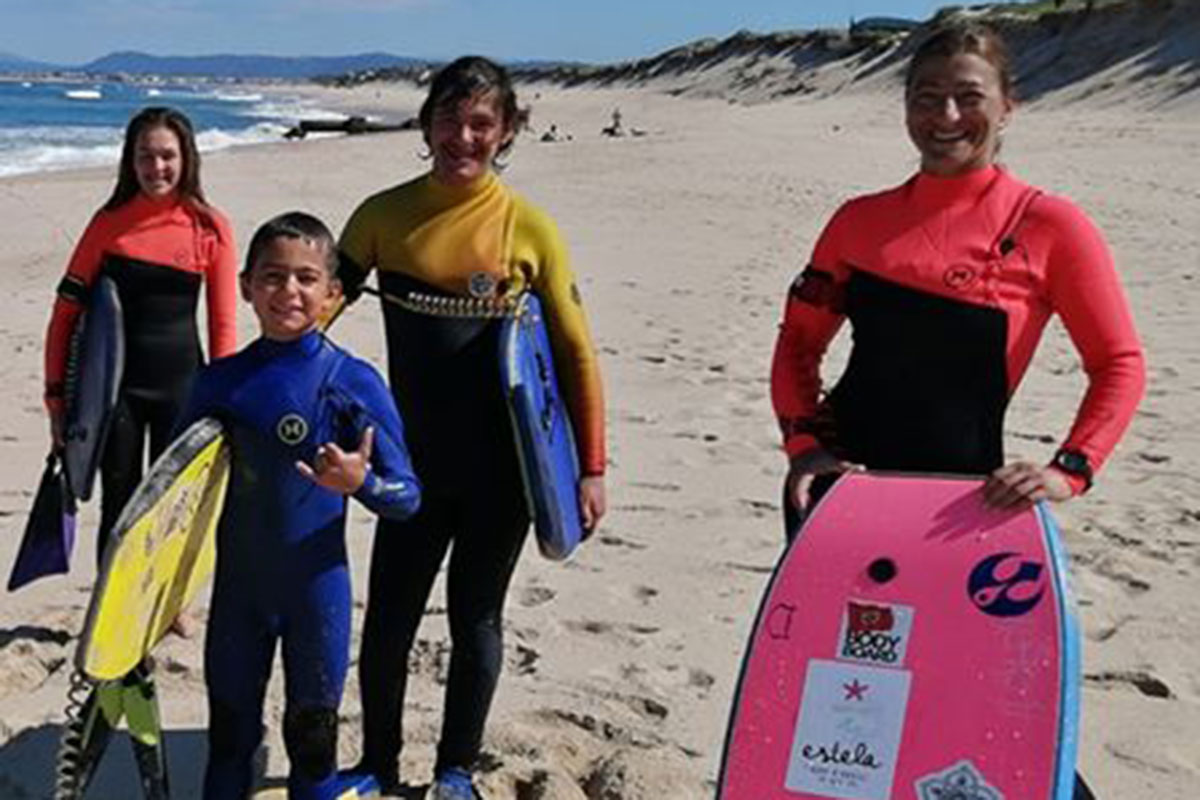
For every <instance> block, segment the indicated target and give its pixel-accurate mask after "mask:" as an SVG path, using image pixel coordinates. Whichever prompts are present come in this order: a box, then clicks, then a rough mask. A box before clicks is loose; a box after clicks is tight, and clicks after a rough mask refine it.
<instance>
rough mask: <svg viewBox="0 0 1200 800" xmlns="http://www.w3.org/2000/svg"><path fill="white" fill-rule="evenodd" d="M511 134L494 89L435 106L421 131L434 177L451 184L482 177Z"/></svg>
mask: <svg viewBox="0 0 1200 800" xmlns="http://www.w3.org/2000/svg"><path fill="white" fill-rule="evenodd" d="M513 133H514V132H513V128H512V121H511V120H508V119H506V118H505V116H504V113H503V111H502V109H501V107H500V103H499V99H498V96H497V93H496V92H495V91H484V92H477V93H475V94H473V95H471V96H470V97H467V98H464V99H462V100H459V101H457V102H448V103H445V104H443V105H439V106H437V107H436V108H435V109H434V111H433V115H432V118H431V119H430V121H429V126H428V128H427V129H426V131H425V140H426V142H428V144H429V149H430V151H431V152H432V153H433V175H434V177H435V178H437V179H438V180H439V181H441V182H442V183H446V184H450V185H452V186H465V185H466V184H468V183H471V182H472V181H474V180H476V179H478V178H481V177H483V176H484V175H485V174H487V171H488V170H489V169H491V167H492V162H493V160H494V159H495V158H496V154H497V153H499V152H500V150H501V149H502V148H503V147H504V146H505V145H507V144H508V143H509V142H510V141H512V138H513Z"/></svg>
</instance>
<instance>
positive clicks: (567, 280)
mask: <svg viewBox="0 0 1200 800" xmlns="http://www.w3.org/2000/svg"><path fill="white" fill-rule="evenodd" d="M517 116H518V114H517V111H516V100H515V95H514V94H513V92H512V88H511V85H510V84H509V82H508V78H507V75H505V74H504V71H503V70H502V69H501V68H499V67H498V66H496V65H495V64H493V63H491V62H489V61H487V60H486V59H481V58H474V57H468V58H463V59H459V60H458V61H456V62H454V63H452V64H450V65H449V66H448V67H446V68H445V69H444V70H443V71H442V72H441V73H439V75H438V76H437V78H435V80H434V82H433V84H432V85H431V88H430V94H429V98H428V99H427V100H426V102H425V105H424V106H423V107H422V109H421V122H422V128H423V130H424V133H425V140H426V142H427V144H428V145H429V148H430V150H431V152H432V156H433V168H432V170H431V171H430V172H429V173H428V174H426V175H423V176H421V177H419V178H416V179H415V180H411V181H408V182H407V183H404V184H401V185H399V186H396V187H394V188H391V189H388V190H386V191H383V192H381V193H379V194H376V195H374V196H372V197H370V198H368V199H367V200H366V201H364V202H363V203H362V204H361V205H360V206H359V207H358V209H357V210H356V211H355V212H354V213H353V215H352V216H351V218H350V221H349V222H348V223H347V225H346V228H345V230H344V231H343V233H342V237H341V241H340V249H341V253H342V265H341V267H340V271H339V275H340V277H341V278H342V281H343V285H344V286H345V289H346V293H347V297H348V298H350V299H354V298H355V297H356V296H357V294H358V291H359V287H360V286H361V285H362V282H363V280H364V279H365V278H366V276H367V274H368V272H369V271H370V270H371V269H376V270H378V272H379V278H378V280H379V285H380V289H381V290H382V291H383V292H385V293H386V294H389V295H394V296H398V297H407V296H410V295H411V294H413V293H420V294H426V295H435V296H447V297H459V298H477V299H480V300H487V299H496V298H503V297H509V296H513V295H515V294H516V293H518V292H520V291H522V290H524V289H531V290H532V291H534V292H536V293H537V294H538V295H539V297H540V299H541V301H542V305H543V309H544V313H545V314H546V317H547V323H548V328H549V332H550V337H551V343H552V347H553V349H554V360H555V365H556V368H557V373H558V377H559V380H560V382H561V384H562V386H563V391H564V394H565V397H566V402H567V404H568V408H569V410H570V412H571V418H572V424H573V428H574V433H575V440H576V442H577V445H578V448H579V457H580V471H581V474H582V476H583V477H582V479H581V481H580V487H579V492H580V501H581V507H582V509H583V516H584V526H585V528H588V529H591V528H594V527H595V525H596V522H597V521H598V520H599V518H600V516H601V515H602V514H603V512H604V482H603V475H604V467H605V452H604V405H603V394H602V389H601V383H600V374H599V368H598V365H597V361H596V357H595V352H594V350H593V347H592V343H591V340H590V337H589V334H588V329H587V322H586V318H585V315H584V312H583V306H582V302H581V299H580V296H579V291H578V289H577V288H576V286H575V283H574V277H573V274H572V271H571V267H570V264H569V262H568V258H567V252H566V247H565V245H564V243H563V241H562V238H561V237H560V235H559V233H558V230H557V227H556V226H555V225H554V223H553V221H552V220H551V219H550V217H549V216H547V215H546V214H545V213H544V212H542V211H541V210H539V209H537V208H536V207H534V206H533V205H531V204H530V203H529V202H528V201H526V200H525V199H524V198H522V197H520V196H519V195H517V194H516V193H515V192H513V191H512V190H511V189H509V188H508V187H506V186H504V185H503V184H502V183H501V182H500V180H499V179H498V178H497V176H496V175H495V173H494V172H493V171H492V162H493V159H494V158H495V156H496V155H497V153H499V152H502V151H503V150H504V149H506V148H507V146H508V145H509V144H511V141H512V137H513V135H514V133H515V127H516V120H517ZM383 309H384V321H385V329H386V335H387V344H388V364H389V378H390V381H391V386H392V391H393V394H394V395H395V396H396V401H397V403H398V405H399V407H400V410H401V413H402V415H403V416H404V418H405V420H406V423H407V429H408V432H409V439H408V444H409V448H410V452H411V454H412V457H413V463H414V467H415V469H416V470H418V472H419V474H420V475H421V476H422V480H423V483H424V487H425V490H424V501H423V505H422V508H421V511H420V512H419V513H418V514H417V515H416V516H415V517H413V518H412V519H411V520H408V521H405V522H399V523H397V522H393V521H390V520H384V519H380V521H379V535H377V536H376V538H375V545H374V552H373V554H372V561H371V581H370V596H369V601H368V605H367V612H366V622H365V628H364V633H363V642H362V653H361V657H360V662H359V676H360V682H361V687H362V706H363V725H364V737H363V750H364V752H363V761H362V763H361V764H360V766H359V768H358V769H360V770H363V771H369V772H371V773H373V774H374V775H375V776H376V777H377V778H378V779H379V780H380V783H381V784H383V785H384V787H385V788H386V787H388V786H393V787H394V786H395V785H396V784H397V783H398V775H397V760H398V756H399V751H400V746H401V719H400V718H401V710H402V706H403V698H404V689H405V682H406V678H407V657H408V651H409V649H410V647H411V646H412V643H413V639H414V636H415V633H416V629H417V626H418V624H419V623H420V620H421V616H422V614H423V612H424V609H425V604H426V600H427V598H428V595H429V592H430V590H431V588H432V585H433V581H434V578H435V577H436V575H437V572H438V568H439V566H440V564H441V562H442V559H443V558H444V557H445V555H446V552H447V550H448V549H450V550H451V553H450V563H449V573H448V581H447V591H448V603H447V605H448V613H449V621H450V635H451V640H452V650H451V659H450V675H449V681H448V683H447V687H446V707H445V712H444V720H443V727H442V736H441V741H440V745H439V749H438V758H437V764H436V767H435V782H434V787H433V791H432V792H431V794H430V797H431V798H432V800H459V798H471V797H474V796H476V795H475V792H474V789H473V787H472V785H471V769H472V767H473V766H474V762H475V761H476V759H477V757H478V755H479V748H480V741H481V739H482V736H483V729H484V724H485V721H486V718H487V713H488V709H489V706H490V703H491V699H492V696H493V694H494V691H495V687H496V683H497V680H498V678H499V672H500V666H501V662H502V646H501V611H502V607H503V602H504V596H505V593H506V592H507V589H508V584H509V580H510V578H511V576H512V571H513V568H514V567H515V565H516V561H517V556H518V554H519V553H520V549H521V545H522V542H523V541H524V538H525V533H526V531H527V530H528V528H529V514H528V510H527V508H526V501H525V496H524V492H523V488H522V483H521V472H520V465H519V462H518V457H517V453H516V448H515V445H514V439H513V433H512V428H511V423H510V421H509V416H508V409H507V407H506V402H505V398H504V396H503V392H502V390H501V387H500V370H499V366H498V362H497V358H498V336H499V329H500V322H499V320H497V319H487V318H463V317H446V316H434V315H430V314H424V313H420V312H419V311H414V310H411V307H410V306H408V304H405V305H404V306H402V305H397V304H393V303H385V304H384V307H383ZM396 527H399V528H403V529H404V530H403V531H398V530H394V528H396ZM451 541H453V542H454V547H453V548H452V549H451V548H450V543H451Z"/></svg>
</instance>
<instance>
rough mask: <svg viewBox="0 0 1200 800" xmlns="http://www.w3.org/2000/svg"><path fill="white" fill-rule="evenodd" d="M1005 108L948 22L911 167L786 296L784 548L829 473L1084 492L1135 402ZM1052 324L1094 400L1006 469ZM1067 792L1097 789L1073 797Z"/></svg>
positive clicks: (1076, 214)
mask: <svg viewBox="0 0 1200 800" xmlns="http://www.w3.org/2000/svg"><path fill="white" fill-rule="evenodd" d="M1013 106H1014V98H1013V90H1012V77H1011V73H1010V69H1009V60H1008V55H1007V52H1006V49H1005V46H1004V43H1003V41H1002V40H1001V39H1000V37H999V36H998V35H997V34H996V33H995V32H994V31H992V30H991V29H989V28H986V27H983V26H980V25H974V24H966V25H963V24H959V25H955V26H951V27H945V28H942V29H939V30H937V31H935V32H933V33H932V34H931V35H930V36H929V37H928V38H927V39H926V40H925V41H924V42H923V43H922V44H921V45H920V46H919V47H918V49H917V50H916V52H915V53H914V55H913V57H912V61H911V63H910V65H909V68H908V75H907V79H906V86H905V110H906V120H907V127H908V134H909V137H910V138H911V139H912V142H913V144H915V145H916V147H917V150H918V151H920V154H921V168H920V171H919V172H918V173H917V174H916V175H915V176H913V177H912V178H910V179H909V180H908V181H907V182H905V183H904V184H903V185H901V186H898V187H896V188H894V189H889V190H886V191H883V192H879V193H877V194H871V195H865V196H862V197H857V198H855V199H853V200H850V201H849V202H847V203H846V204H845V205H843V206H842V207H841V208H840V209H838V211H837V212H836V213H835V214H834V216H833V219H832V220H830V222H829V224H828V225H827V226H826V227H825V230H824V232H823V233H822V234H821V237H820V239H819V240H818V242H817V245H816V248H815V250H814V252H813V256H812V262H811V264H810V265H809V266H808V267H807V268H806V269H805V270H804V271H803V272H802V273H801V274H800V275H799V276H798V277H797V279H796V281H795V283H794V284H793V285H792V288H791V290H790V292H789V296H788V300H787V308H786V312H785V317H784V322H783V326H782V329H781V331H780V334H779V340H778V342H777V345H776V349H775V359H774V364H773V368H772V375H771V394H772V399H773V402H774V405H775V411H776V415H777V416H778V418H779V423H780V427H781V429H782V431H783V437H784V447H785V449H786V450H787V454H788V456H789V459H790V464H791V467H790V470H789V472H788V478H787V483H786V489H785V493H786V496H785V509H786V516H787V526H788V527H787V530H788V535H789V536H791V535H793V534H794V532H795V529H796V526H797V525H798V523H799V520H800V516H801V513H802V511H803V509H805V508H806V507H807V506H808V504H809V503H811V502H812V500H813V499H815V497H816V496H819V494H820V493H821V492H822V491H824V490H825V489H826V488H828V486H829V485H830V484H831V483H832V480H833V478H834V477H836V475H837V474H838V473H840V472H843V471H845V470H847V469H853V468H858V467H867V468H871V469H883V470H907V471H921V472H947V473H967V474H981V475H988V476H989V478H988V480H987V483H986V484H985V489H984V492H985V496H986V498H987V500H988V502H990V503H991V504H993V505H996V506H999V507H1015V506H1020V505H1023V504H1027V503H1031V502H1034V501H1037V500H1041V499H1048V500H1065V499H1067V498H1070V497H1072V496H1073V495H1076V494H1079V493H1081V492H1083V491H1085V490H1086V489H1087V488H1088V487H1089V486H1090V485H1091V481H1092V476H1093V474H1094V473H1095V472H1096V471H1097V470H1098V469H1099V468H1100V465H1101V464H1103V462H1104V460H1105V458H1107V457H1108V455H1109V453H1110V452H1111V451H1112V449H1113V447H1114V446H1115V445H1116V443H1117V440H1118V439H1119V438H1120V436H1121V434H1122V433H1123V432H1124V430H1125V428H1126V426H1127V425H1128V424H1129V421H1130V419H1131V417H1132V416H1133V413H1134V409H1135V408H1136V406H1137V403H1138V401H1139V399H1140V398H1141V395H1142V391H1143V388H1144V384H1145V363H1144V358H1143V355H1142V349H1141V345H1140V344H1139V341H1138V337H1137V333H1136V331H1135V330H1134V326H1133V320H1132V317H1131V314H1130V311H1129V307H1128V304H1127V303H1126V300H1125V296H1124V293H1123V292H1122V290H1121V286H1120V282H1119V280H1118V278H1117V273H1116V270H1115V269H1114V267H1113V262H1112V257H1111V255H1110V254H1109V251H1108V248H1107V247H1106V246H1105V243H1104V240H1103V239H1102V237H1101V235H1100V233H1099V232H1098V231H1097V230H1096V228H1095V227H1094V226H1093V225H1092V223H1091V222H1090V221H1089V220H1088V218H1087V217H1086V216H1084V214H1083V213H1082V212H1081V211H1080V210H1079V209H1078V208H1076V207H1075V206H1074V205H1073V204H1072V203H1071V202H1070V201H1068V200H1066V199H1064V198H1061V197H1055V196H1051V195H1049V194H1045V193H1043V192H1041V191H1040V190H1038V189H1035V188H1033V187H1031V186H1028V185H1027V184H1024V183H1022V182H1021V181H1019V180H1017V179H1016V178H1014V177H1013V176H1012V175H1010V174H1009V173H1008V172H1007V171H1006V170H1005V169H1004V168H1003V167H1001V166H999V165H998V164H997V163H996V155H997V151H998V150H999V144H1000V135H1001V133H1002V131H1003V130H1004V127H1005V125H1006V124H1007V123H1008V121H1009V118H1010V116H1011V114H1012V111H1013ZM1051 314H1058V315H1059V316H1060V317H1061V318H1062V321H1063V323H1064V325H1065V326H1066V328H1067V331H1068V333H1069V334H1070V336H1071V340H1072V341H1073V342H1074V344H1075V347H1076V348H1077V349H1078V351H1079V354H1080V357H1081V358H1082V361H1083V367H1084V370H1085V371H1086V373H1087V377H1088V387H1087V391H1086V393H1085V394H1084V397H1083V399H1082V402H1081V403H1080V405H1079V409H1078V411H1077V413H1076V415H1075V421H1074V424H1073V425H1072V426H1071V429H1070V431H1069V432H1068V433H1067V436H1066V438H1065V439H1064V440H1063V441H1062V443H1061V446H1060V447H1059V449H1058V451H1057V453H1056V454H1055V455H1054V456H1053V458H1052V459H1051V460H1050V462H1049V463H1047V464H1036V463H1031V462H1027V461H1015V462H1010V463H1005V460H1004V454H1003V447H1002V444H1003V442H1002V439H1003V430H1002V426H1003V420H1004V413H1005V410H1006V407H1007V405H1008V400H1009V398H1010V397H1011V396H1012V394H1013V392H1014V391H1015V390H1016V387H1017V384H1018V383H1019V382H1020V380H1021V377H1022V375H1023V374H1024V373H1025V369H1026V367H1027V366H1028V365H1029V360H1030V358H1031V357H1032V355H1033V351H1034V349H1035V348H1036V346H1037V343H1038V340H1039V338H1040V337H1041V334H1042V330H1043V329H1044V327H1045V324H1046V322H1047V320H1048V319H1049V318H1050V316H1051ZM847 318H849V320H850V324H851V326H852V328H853V333H854V342H853V347H852V350H851V353H850V359H849V362H848V364H847V366H846V369H845V372H844V373H843V375H842V377H841V378H840V379H839V381H838V383H837V385H836V386H835V387H834V388H833V390H832V391H830V392H829V394H828V395H827V396H824V397H822V396H821V383H820V375H819V368H820V365H821V360H822V357H823V355H824V353H825V349H826V347H827V346H828V344H829V342H830V340H832V339H833V337H834V334H836V333H837V331H838V329H839V328H840V327H841V325H842V322H843V321H844V320H845V319H847ZM1076 796H1077V797H1088V796H1090V795H1089V794H1087V793H1086V792H1085V790H1084V789H1083V788H1082V785H1081V786H1080V787H1077V794H1076Z"/></svg>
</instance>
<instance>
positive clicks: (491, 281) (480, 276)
mask: <svg viewBox="0 0 1200 800" xmlns="http://www.w3.org/2000/svg"><path fill="white" fill-rule="evenodd" d="M498 285H499V281H497V280H496V276H495V275H492V274H491V273H488V272H473V273H471V277H470V279H469V280H468V281H467V290H468V291H469V292H470V293H471V297H478V298H480V299H485V298H488V297H495V296H496V287H497V286H498Z"/></svg>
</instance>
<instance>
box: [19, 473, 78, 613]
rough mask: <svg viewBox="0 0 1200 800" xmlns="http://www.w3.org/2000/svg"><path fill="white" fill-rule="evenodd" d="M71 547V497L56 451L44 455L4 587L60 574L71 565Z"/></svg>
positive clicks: (73, 539) (72, 521)
mask: <svg viewBox="0 0 1200 800" xmlns="http://www.w3.org/2000/svg"><path fill="white" fill-rule="evenodd" d="M74 547H75V498H74V496H73V495H72V494H71V490H70V489H69V488H67V480H66V474H65V472H64V471H63V467H62V462H61V461H60V460H59V457H58V453H56V452H51V453H50V455H48V456H47V457H46V468H45V469H44V470H43V471H42V480H41V482H40V483H39V484H38V491H37V495H36V496H35V497H34V499H33V509H32V510H31V511H30V512H29V521H28V522H27V523H26V524H25V535H24V536H23V537H22V539H21V547H20V549H19V550H18V551H17V559H16V561H15V562H13V568H12V573H11V574H10V575H9V576H8V591H10V592H14V591H16V590H17V589H20V588H21V587H22V586H24V585H25V584H27V583H30V582H31V581H35V580H37V579H38V578H42V577H45V576H47V575H60V574H63V573H65V572H67V571H68V570H69V569H70V567H71V550H72V549H74Z"/></svg>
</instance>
